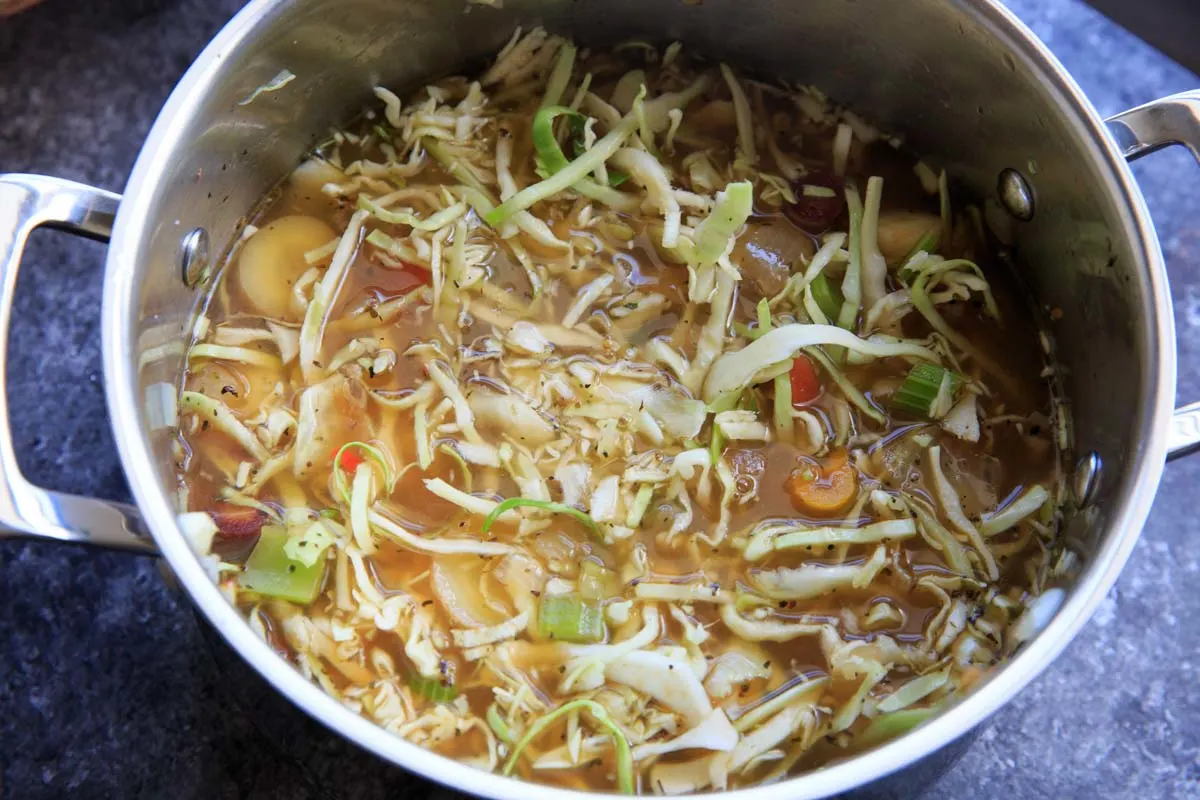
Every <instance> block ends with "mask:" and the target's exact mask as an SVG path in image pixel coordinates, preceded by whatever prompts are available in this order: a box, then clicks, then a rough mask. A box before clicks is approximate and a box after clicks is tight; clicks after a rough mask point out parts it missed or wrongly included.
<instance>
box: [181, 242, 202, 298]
mask: <svg viewBox="0 0 1200 800" xmlns="http://www.w3.org/2000/svg"><path fill="white" fill-rule="evenodd" d="M179 268H180V275H181V276H182V277H183V285H184V286H187V287H188V288H189V289H195V288H196V287H197V286H199V285H200V284H202V283H204V281H206V280H207V279H208V231H206V230H204V228H196V229H195V230H193V231H192V232H191V233H189V234H188V235H187V236H185V237H183V242H182V244H181V246H180V254H179Z"/></svg>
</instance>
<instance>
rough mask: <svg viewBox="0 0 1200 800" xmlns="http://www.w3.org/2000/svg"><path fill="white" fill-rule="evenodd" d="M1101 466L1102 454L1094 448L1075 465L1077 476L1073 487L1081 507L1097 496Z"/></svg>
mask: <svg viewBox="0 0 1200 800" xmlns="http://www.w3.org/2000/svg"><path fill="white" fill-rule="evenodd" d="M1100 466H1101V465H1100V456H1099V455H1098V454H1097V453H1096V451H1094V450H1093V451H1092V452H1090V453H1088V454H1087V455H1085V456H1084V457H1083V458H1081V459H1079V463H1078V464H1076V465H1075V478H1074V481H1073V482H1072V484H1071V487H1072V489H1073V490H1074V492H1075V502H1076V503H1077V504H1078V505H1079V507H1080V508H1082V507H1084V506H1086V505H1087V504H1088V503H1090V502H1092V500H1094V499H1095V497H1096V489H1097V488H1098V487H1099V485H1100Z"/></svg>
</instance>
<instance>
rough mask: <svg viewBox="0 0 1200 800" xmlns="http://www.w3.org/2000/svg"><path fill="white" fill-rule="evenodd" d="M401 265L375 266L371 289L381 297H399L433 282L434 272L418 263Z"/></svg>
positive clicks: (369, 287)
mask: <svg viewBox="0 0 1200 800" xmlns="http://www.w3.org/2000/svg"><path fill="white" fill-rule="evenodd" d="M400 263H401V266H399V267H378V266H376V267H374V268H373V270H374V271H373V272H372V275H371V284H372V285H370V286H368V287H367V289H368V290H369V291H372V292H375V293H378V294H379V295H380V297H381V299H388V298H392V297H399V296H400V295H403V294H408V293H409V292H411V291H414V290H416V289H419V288H420V287H422V286H430V285H432V284H433V274H432V273H431V272H430V271H429V270H427V269H425V268H423V267H421V266H420V265H418V264H413V263H410V262H408V261H402V262H400Z"/></svg>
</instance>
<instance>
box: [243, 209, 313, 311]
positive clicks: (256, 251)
mask: <svg viewBox="0 0 1200 800" xmlns="http://www.w3.org/2000/svg"><path fill="white" fill-rule="evenodd" d="M336 236H337V233H336V232H335V231H334V230H333V228H331V227H329V225H327V224H326V223H324V222H322V221H321V220H319V219H316V218H315V217H302V216H293V217H280V218H279V219H277V220H275V221H274V222H270V223H268V224H266V225H264V226H263V227H262V228H259V229H258V231H257V232H256V233H255V234H254V235H253V236H251V237H250V239H249V240H248V241H247V242H246V243H245V244H244V245H242V251H241V253H239V254H238V259H237V265H236V267H235V268H234V279H235V282H236V284H237V287H238V289H240V290H241V292H242V294H243V295H244V296H245V298H246V300H248V301H249V302H250V304H251V305H253V306H254V308H255V310H257V311H258V312H259V313H261V314H263V315H264V316H267V317H270V318H272V319H280V320H286V321H289V322H298V321H299V320H300V319H301V317H302V316H303V314H302V312H301V310H300V309H298V308H295V307H294V306H293V303H292V287H293V286H294V285H295V284H296V281H297V280H298V279H299V278H300V276H301V275H303V274H304V273H305V272H307V271H308V269H309V265H308V263H307V262H305V260H304V254H305V253H307V252H308V251H309V250H315V249H317V248H318V247H321V246H323V245H325V244H327V243H329V242H330V241H331V240H332V239H334V238H336Z"/></svg>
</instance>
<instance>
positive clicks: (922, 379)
mask: <svg viewBox="0 0 1200 800" xmlns="http://www.w3.org/2000/svg"><path fill="white" fill-rule="evenodd" d="M947 374H949V376H950V394H951V396H953V395H954V393H955V392H957V391H958V388H959V387H960V386H962V382H963V377H962V376H961V375H959V374H958V373H956V372H951V371H950V370H947V369H945V368H943V367H939V366H938V365H937V364H916V365H914V366H913V368H912V369H911V370H909V372H908V376H907V377H905V379H904V382H903V383H901V384H900V388H899V389H897V390H896V393H895V394H894V395H892V403H891V406H892V408H893V409H894V410H896V411H901V412H904V413H906V414H913V415H915V416H917V417H919V418H921V419H929V418H930V413H931V412H932V410H933V403H934V401H935V400H936V399H937V396H938V392H939V391H941V388H942V382H943V381H944V380H945V377H946V375H947Z"/></svg>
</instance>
